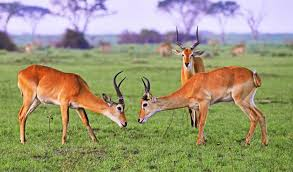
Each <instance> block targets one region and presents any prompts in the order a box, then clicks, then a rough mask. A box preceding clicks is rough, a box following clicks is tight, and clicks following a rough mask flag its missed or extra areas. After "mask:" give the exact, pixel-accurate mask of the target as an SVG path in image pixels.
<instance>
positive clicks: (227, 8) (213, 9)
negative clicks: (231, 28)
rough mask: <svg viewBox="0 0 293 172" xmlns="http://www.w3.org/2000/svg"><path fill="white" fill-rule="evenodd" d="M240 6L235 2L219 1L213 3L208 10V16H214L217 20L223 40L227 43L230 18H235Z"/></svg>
mask: <svg viewBox="0 0 293 172" xmlns="http://www.w3.org/2000/svg"><path fill="white" fill-rule="evenodd" d="M239 9H240V6H239V4H237V2H234V1H226V2H223V1H219V2H215V3H212V4H211V6H210V7H209V9H208V12H207V13H208V14H210V15H214V16H215V17H216V18H217V21H218V23H219V26H220V29H221V40H222V42H223V43H225V26H226V24H227V20H228V18H230V17H234V16H235V15H236V14H237V12H238V11H239Z"/></svg>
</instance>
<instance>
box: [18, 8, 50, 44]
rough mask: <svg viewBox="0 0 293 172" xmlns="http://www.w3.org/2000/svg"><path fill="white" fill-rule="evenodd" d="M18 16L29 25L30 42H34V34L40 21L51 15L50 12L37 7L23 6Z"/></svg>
mask: <svg viewBox="0 0 293 172" xmlns="http://www.w3.org/2000/svg"><path fill="white" fill-rule="evenodd" d="M19 13H20V15H21V16H22V17H23V18H24V20H26V21H27V22H29V23H30V25H31V28H32V33H31V34H32V40H34V36H35V32H36V29H37V26H38V24H39V23H40V21H41V19H42V18H43V17H44V16H45V15H48V14H51V12H50V10H49V9H47V8H43V7H38V6H27V5H25V6H23V7H22V8H21V9H20V11H19Z"/></svg>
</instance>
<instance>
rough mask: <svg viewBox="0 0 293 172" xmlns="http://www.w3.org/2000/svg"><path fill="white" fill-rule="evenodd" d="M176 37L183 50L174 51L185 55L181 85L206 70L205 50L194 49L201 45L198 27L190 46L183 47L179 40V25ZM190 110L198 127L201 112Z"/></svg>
mask: <svg viewBox="0 0 293 172" xmlns="http://www.w3.org/2000/svg"><path fill="white" fill-rule="evenodd" d="M176 37H177V42H176V44H177V45H178V46H179V48H180V49H181V50H174V52H175V53H176V54H177V55H181V56H182V57H183V58H182V67H181V85H184V84H185V83H186V82H187V81H188V80H189V79H190V78H191V77H192V76H193V75H195V74H196V73H198V72H204V71H205V68H204V64H203V60H202V58H201V57H200V55H201V54H202V53H203V51H198V50H197V51H194V50H195V47H196V46H198V45H199V38H198V27H197V28H196V42H195V43H194V44H193V45H192V46H191V47H190V48H185V47H183V46H182V44H181V43H180V42H179V38H178V29H177V27H176ZM188 111H189V115H190V120H191V126H192V127H198V126H197V121H198V119H199V112H198V111H197V110H196V111H194V110H192V109H190V108H189V109H188Z"/></svg>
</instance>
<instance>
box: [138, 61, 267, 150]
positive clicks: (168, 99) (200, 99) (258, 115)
mask: <svg viewBox="0 0 293 172" xmlns="http://www.w3.org/2000/svg"><path fill="white" fill-rule="evenodd" d="M144 79H145V80H146V81H147V84H146V83H145V82H144V81H143V84H144V87H145V93H144V95H143V97H142V99H141V103H140V112H139V118H138V122H139V123H144V122H146V121H147V120H148V119H149V118H150V117H151V116H153V115H154V114H155V113H157V112H160V111H164V110H171V109H178V108H186V107H188V108H190V109H193V110H199V112H200V118H199V124H198V136H197V141H196V143H197V144H203V143H205V140H204V136H203V131H204V126H205V123H206V119H207V114H208V108H209V106H211V105H213V104H216V103H220V102H230V101H234V103H235V104H236V105H237V106H239V108H240V109H241V110H242V111H244V112H245V113H246V114H247V115H248V117H249V120H250V129H249V132H248V134H247V135H246V139H245V142H246V144H250V140H251V138H252V136H253V133H254V130H255V128H256V125H257V123H259V124H260V127H261V133H262V144H264V145H267V144H268V141H267V129H266V121H265V117H264V115H263V113H262V112H261V111H260V110H259V109H258V108H257V107H256V105H255V104H254V96H255V93H256V90H257V88H258V87H260V86H261V79H260V77H259V75H258V74H257V73H256V72H252V71H250V70H248V69H246V68H243V67H236V66H230V67H223V68H219V69H215V70H213V71H210V72H202V73H198V74H195V75H194V76H193V77H192V78H190V79H189V80H188V81H187V82H186V83H185V84H184V85H183V86H182V87H181V88H179V89H178V90H177V91H175V92H173V93H171V94H169V95H167V96H162V97H158V98H156V97H154V96H152V94H151V92H150V88H151V87H150V82H149V80H148V79H147V78H145V77H144Z"/></svg>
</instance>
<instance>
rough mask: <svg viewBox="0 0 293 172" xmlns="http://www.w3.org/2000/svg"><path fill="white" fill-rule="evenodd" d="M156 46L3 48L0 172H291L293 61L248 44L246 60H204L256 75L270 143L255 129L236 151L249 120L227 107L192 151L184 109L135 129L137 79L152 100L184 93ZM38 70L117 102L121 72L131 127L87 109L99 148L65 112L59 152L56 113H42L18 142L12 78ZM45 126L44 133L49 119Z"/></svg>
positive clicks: (176, 66)
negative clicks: (59, 73) (79, 81)
mask: <svg viewBox="0 0 293 172" xmlns="http://www.w3.org/2000/svg"><path fill="white" fill-rule="evenodd" d="M153 51H154V47H152V46H135V45H133V46H119V47H116V48H115V51H113V52H112V53H109V54H101V53H100V52H99V51H98V50H96V49H93V50H90V51H76V50H55V49H49V50H42V51H37V52H35V53H34V54H31V55H28V54H21V53H8V52H5V51H0V108H1V115H0V136H1V137H0V155H1V156H0V171H292V170H293V163H292V162H293V158H292V157H293V156H292V155H293V113H292V112H293V106H292V105H293V56H292V50H290V49H287V48H286V47H282V46H277V45H276V46H259V47H255V46H251V47H250V51H249V52H248V54H246V55H244V56H242V57H231V56H230V55H229V47H224V48H222V50H221V53H220V56H217V57H215V58H213V59H205V65H206V66H207V68H208V69H209V70H210V69H213V68H217V67H221V66H229V65H239V66H244V67H248V68H250V69H256V70H257V71H258V73H259V74H260V76H261V77H262V80H263V85H262V87H261V88H259V89H258V92H257V95H256V104H257V105H258V106H259V108H260V109H261V110H262V111H263V112H264V114H265V116H266V119H267V123H268V136H269V146H267V147H263V146H261V144H260V129H259V127H258V128H257V130H256V133H255V135H254V138H253V140H252V143H251V145H250V146H244V145H243V144H241V140H242V139H243V138H244V136H245V135H246V133H247V131H248V128H249V121H248V118H247V117H246V116H245V115H244V114H243V113H242V111H241V110H240V109H239V108H238V107H236V106H235V105H234V104H233V103H223V104H217V105H214V106H212V107H211V108H210V110H209V115H208V119H207V124H206V127H205V134H206V136H207V139H208V142H207V144H206V145H204V146H196V144H195V139H196V135H197V130H196V129H193V128H191V127H190V122H189V117H188V114H187V110H186V109H178V110H174V111H165V112H160V113H158V114H156V115H155V116H153V117H152V118H151V119H150V120H149V121H148V122H147V123H145V124H144V125H140V124H138V123H137V118H138V111H139V108H140V105H139V101H140V97H141V96H142V94H143V86H142V83H141V81H140V77H141V76H147V77H148V78H149V79H150V80H151V83H152V93H153V94H154V95H155V96H162V95H166V94H168V93H170V92H172V91H174V90H176V89H177V88H178V87H179V86H180V66H181V59H180V58H179V57H175V56H174V57H171V58H160V57H158V55H157V54H154V53H152V52H153ZM32 63H37V64H44V65H48V66H51V67H55V68H58V69H60V70H63V71H66V72H74V73H78V74H80V75H81V76H82V77H83V78H84V79H85V80H86V81H87V82H88V84H89V85H90V88H91V89H92V90H93V92H94V93H96V94H98V95H101V93H103V92H105V93H109V94H111V95H112V96H113V97H115V94H114V89H113V86H112V77H113V75H114V74H115V73H116V72H118V71H120V70H124V75H125V76H127V80H126V81H125V83H124V84H123V86H122V90H123V93H124V95H125V99H126V115H127V118H128V124H129V125H128V126H127V128H126V129H120V128H119V127H118V126H117V125H116V124H115V123H113V122H112V121H110V120H109V119H108V118H106V117H103V116H101V115H97V114H94V113H92V112H89V111H88V114H89V119H90V123H91V125H92V127H93V128H94V130H95V134H96V136H97V138H98V140H99V141H98V143H97V144H94V143H92V142H91V140H90V139H89V136H88V134H87V131H86V129H85V128H84V127H83V125H82V123H81V121H80V119H79V117H78V115H76V113H75V112H74V111H71V113H70V124H69V131H68V140H67V144H65V145H61V134H62V132H61V130H62V126H61V115H60V112H59V107H57V106H53V105H47V106H44V105H42V106H40V107H39V108H38V109H37V110H36V111H35V112H34V113H32V114H31V115H30V116H29V118H28V121H27V127H26V137H27V143H26V144H25V145H21V144H20V142H19V126H18V116H17V113H18V110H19V107H20V105H21V103H22V99H21V96H20V93H19V90H18V88H17V77H16V76H17V72H18V71H19V70H20V69H23V68H25V67H26V66H28V65H30V64H32ZM51 117H52V119H51V120H50V127H49V119H50V118H51Z"/></svg>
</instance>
